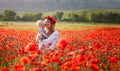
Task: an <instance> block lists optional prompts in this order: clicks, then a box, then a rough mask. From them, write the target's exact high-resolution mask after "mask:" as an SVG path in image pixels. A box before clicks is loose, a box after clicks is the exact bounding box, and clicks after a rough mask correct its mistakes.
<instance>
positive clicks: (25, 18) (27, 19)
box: [21, 13, 34, 21]
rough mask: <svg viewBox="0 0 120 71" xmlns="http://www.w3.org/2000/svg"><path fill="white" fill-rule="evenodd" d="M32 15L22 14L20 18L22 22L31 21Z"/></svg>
mask: <svg viewBox="0 0 120 71" xmlns="http://www.w3.org/2000/svg"><path fill="white" fill-rule="evenodd" d="M33 18H34V15H33V14H31V13H30V14H28V13H27V14H24V15H23V16H22V18H21V20H22V21H33Z"/></svg>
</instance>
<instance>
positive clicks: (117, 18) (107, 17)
mask: <svg viewBox="0 0 120 71" xmlns="http://www.w3.org/2000/svg"><path fill="white" fill-rule="evenodd" d="M53 16H54V17H55V18H56V20H57V21H60V22H61V21H62V22H96V23H100V22H102V23H120V13H117V12H116V13H115V12H106V13H104V12H99V13H96V12H91V13H89V11H83V12H69V13H66V12H56V13H55V14H53ZM39 19H43V13H41V12H40V13H36V14H32V13H26V14H23V15H17V13H16V12H15V11H13V10H5V11H4V12H3V13H1V14H0V21H36V20H39Z"/></svg>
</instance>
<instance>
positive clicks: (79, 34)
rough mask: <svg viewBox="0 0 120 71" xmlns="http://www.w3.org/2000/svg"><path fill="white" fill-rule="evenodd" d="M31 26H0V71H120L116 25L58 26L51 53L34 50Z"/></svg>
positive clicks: (119, 36)
mask: <svg viewBox="0 0 120 71" xmlns="http://www.w3.org/2000/svg"><path fill="white" fill-rule="evenodd" d="M37 30H38V29H37V26H36V24H35V22H8V23H6V22H0V71H120V25H118V24H114V25H113V24H104V23H65V22H60V23H59V22H58V23H57V24H56V30H58V32H59V39H58V42H57V44H56V46H55V47H54V50H50V51H48V52H45V51H44V50H38V44H37V43H36V42H35V37H36V34H37Z"/></svg>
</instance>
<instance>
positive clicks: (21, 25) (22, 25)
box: [0, 22, 120, 30]
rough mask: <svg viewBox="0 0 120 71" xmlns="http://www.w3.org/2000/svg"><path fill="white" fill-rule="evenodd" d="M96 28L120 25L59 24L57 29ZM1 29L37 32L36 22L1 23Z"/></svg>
mask: <svg viewBox="0 0 120 71" xmlns="http://www.w3.org/2000/svg"><path fill="white" fill-rule="evenodd" d="M11 23H12V24H11ZM96 27H119V28H120V24H105V23H67V22H58V23H57V24H56V27H55V28H56V29H57V30H81V29H89V28H96ZM0 28H4V29H16V30H37V26H36V24H35V22H0Z"/></svg>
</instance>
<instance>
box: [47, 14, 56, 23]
mask: <svg viewBox="0 0 120 71" xmlns="http://www.w3.org/2000/svg"><path fill="white" fill-rule="evenodd" d="M45 19H48V20H49V21H50V22H51V23H52V24H56V20H55V18H53V17H52V16H46V17H45Z"/></svg>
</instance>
